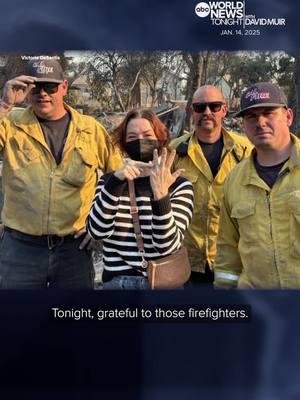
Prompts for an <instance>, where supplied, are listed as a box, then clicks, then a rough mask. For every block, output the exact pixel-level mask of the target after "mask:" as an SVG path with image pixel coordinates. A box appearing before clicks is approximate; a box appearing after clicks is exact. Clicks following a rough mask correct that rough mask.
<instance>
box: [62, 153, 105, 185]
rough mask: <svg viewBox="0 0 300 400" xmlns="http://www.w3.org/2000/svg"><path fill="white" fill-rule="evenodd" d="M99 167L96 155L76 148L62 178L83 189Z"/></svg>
mask: <svg viewBox="0 0 300 400" xmlns="http://www.w3.org/2000/svg"><path fill="white" fill-rule="evenodd" d="M97 166H98V159H97V156H96V154H94V153H92V152H91V151H87V150H86V149H82V148H81V147H75V148H74V150H73V152H72V154H71V157H70V160H69V163H68V166H67V167H66V169H65V171H64V174H63V177H62V178H63V180H64V181H65V182H66V183H69V184H70V185H72V186H77V187H81V186H83V185H84V183H85V182H87V181H88V180H89V179H90V178H91V176H92V175H93V174H94V173H95V171H96V169H97Z"/></svg>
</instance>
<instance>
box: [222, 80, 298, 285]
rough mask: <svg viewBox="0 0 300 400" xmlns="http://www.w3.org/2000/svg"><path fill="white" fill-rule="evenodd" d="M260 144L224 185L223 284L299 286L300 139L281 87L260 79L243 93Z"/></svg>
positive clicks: (249, 125) (247, 123) (252, 135)
mask: <svg viewBox="0 0 300 400" xmlns="http://www.w3.org/2000/svg"><path fill="white" fill-rule="evenodd" d="M238 116H242V117H243V124H244V130H245V133H246V134H247V136H248V138H249V139H250V140H251V142H252V143H253V145H254V146H255V149H254V150H253V152H252V154H251V157H250V158H248V159H247V160H244V161H243V162H241V163H240V164H239V165H238V166H237V167H236V168H235V169H234V171H232V173H231V174H230V175H229V177H228V179H227V181H226V183H225V187H224V200H223V205H222V212H221V220H220V230H219V237H218V242H217V249H218V252H217V258H216V266H215V286H216V287H218V288H235V287H238V288H300V141H299V139H298V138H296V137H295V136H294V135H292V134H291V133H290V131H289V128H290V126H291V124H292V121H293V113H292V110H291V109H290V108H288V106H287V100H286V97H285V95H284V93H283V92H282V90H281V89H280V88H279V87H278V86H277V85H275V84H272V83H266V82H260V83H257V84H256V85H253V86H251V87H249V88H248V89H247V90H246V91H245V92H244V93H243V94H242V97H241V111H240V112H239V113H238Z"/></svg>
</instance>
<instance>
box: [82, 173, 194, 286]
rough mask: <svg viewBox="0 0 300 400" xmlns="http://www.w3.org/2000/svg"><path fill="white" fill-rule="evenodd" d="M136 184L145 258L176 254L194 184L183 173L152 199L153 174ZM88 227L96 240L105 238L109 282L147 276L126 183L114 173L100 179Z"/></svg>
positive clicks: (105, 278) (105, 274)
mask: <svg viewBox="0 0 300 400" xmlns="http://www.w3.org/2000/svg"><path fill="white" fill-rule="evenodd" d="M134 184H135V192H136V202H137V207H138V213H139V221H140V226H141V232H142V237H143V241H144V251H145V259H146V260H149V259H155V258H159V257H162V256H166V255H169V254H172V253H173V252H175V251H176V250H177V249H179V248H180V247H181V245H182V242H183V237H184V232H185V230H186V228H187V227H188V225H189V223H190V221H191V218H192V212H193V187H192V184H191V183H190V182H189V181H188V180H186V179H185V178H182V177H179V178H177V180H176V181H175V182H174V184H173V185H172V186H171V187H170V188H169V194H168V195H167V196H165V197H164V198H162V199H160V200H154V198H153V193H152V190H151V186H150V178H149V177H146V178H138V179H136V180H135V181H134ZM87 228H88V232H89V233H90V235H91V236H92V237H93V238H94V239H97V240H98V239H103V260H104V272H103V281H104V282H105V281H108V280H110V279H112V278H113V277H114V276H116V275H141V274H144V275H145V272H144V271H143V270H142V257H141V255H140V253H139V251H138V248H137V243H136V238H135V233H134V228H133V223H132V217H131V214H130V199H129V193H128V184H127V181H121V180H119V179H118V178H116V177H115V176H114V174H113V173H109V174H106V175H103V176H102V177H101V179H100V180H99V183H98V186H97V189H96V194H95V198H94V202H93V206H92V209H91V211H90V215H89V218H88V222H87Z"/></svg>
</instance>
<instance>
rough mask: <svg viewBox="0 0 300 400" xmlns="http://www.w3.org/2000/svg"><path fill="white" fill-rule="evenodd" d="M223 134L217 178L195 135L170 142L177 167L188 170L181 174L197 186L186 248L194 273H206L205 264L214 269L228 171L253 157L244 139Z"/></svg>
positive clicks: (249, 145)
mask: <svg viewBox="0 0 300 400" xmlns="http://www.w3.org/2000/svg"><path fill="white" fill-rule="evenodd" d="M222 135H223V139H224V148H223V153H222V157H221V164H220V168H219V172H218V174H217V175H216V176H215V178H214V177H213V175H212V172H211V170H210V167H209V164H208V162H207V161H206V158H205V156H204V154H203V152H202V149H201V146H200V145H199V142H198V140H197V137H196V135H195V134H194V135H192V134H187V135H184V136H181V137H180V138H177V139H174V140H173V141H172V142H171V143H170V148H171V149H174V148H177V156H176V159H175V162H174V168H175V169H179V168H183V169H185V172H184V173H183V174H182V175H183V176H184V177H186V178H187V179H188V180H189V181H191V182H192V184H193V187H194V214H193V218H192V222H191V224H190V226H189V227H188V229H187V231H186V234H185V245H186V246H187V248H188V253H189V258H190V262H191V267H192V270H193V271H195V272H204V270H205V264H206V262H207V263H208V265H209V266H210V268H211V269H212V268H213V265H214V261H215V255H216V238H217V234H218V227H219V213H220V202H221V198H222V196H223V184H224V181H225V178H226V177H227V175H228V174H229V172H230V171H231V170H232V169H233V168H234V167H235V166H236V165H237V164H238V163H239V162H240V161H241V160H242V159H243V158H244V157H247V156H248V155H249V154H250V151H251V148H252V145H251V144H250V142H249V141H248V139H247V138H246V137H245V136H241V135H238V134H235V133H232V132H228V131H226V130H225V129H224V128H222ZM187 140H188V145H187V146H186V151H183V152H181V151H179V149H180V147H179V145H180V144H183V143H184V142H186V141H187Z"/></svg>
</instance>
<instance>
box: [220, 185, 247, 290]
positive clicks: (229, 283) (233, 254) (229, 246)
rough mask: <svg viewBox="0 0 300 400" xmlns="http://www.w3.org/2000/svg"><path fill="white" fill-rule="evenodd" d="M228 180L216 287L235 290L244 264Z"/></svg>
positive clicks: (222, 209) (223, 209)
mask: <svg viewBox="0 0 300 400" xmlns="http://www.w3.org/2000/svg"><path fill="white" fill-rule="evenodd" d="M228 186H230V182H229V181H228V180H227V181H226V183H225V186H224V198H223V200H222V205H221V214H220V223H219V233H218V239H217V256H216V263H215V268H214V270H215V281H214V286H215V287H216V288H219V289H233V288H236V287H237V284H238V279H239V276H240V274H241V272H242V262H241V258H240V254H239V251H238V244H239V230H238V225H237V223H236V221H235V220H234V219H233V218H232V217H231V216H230V214H231V210H230V207H229V204H228V190H230V189H229V188H228Z"/></svg>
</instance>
